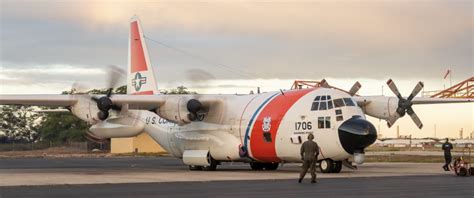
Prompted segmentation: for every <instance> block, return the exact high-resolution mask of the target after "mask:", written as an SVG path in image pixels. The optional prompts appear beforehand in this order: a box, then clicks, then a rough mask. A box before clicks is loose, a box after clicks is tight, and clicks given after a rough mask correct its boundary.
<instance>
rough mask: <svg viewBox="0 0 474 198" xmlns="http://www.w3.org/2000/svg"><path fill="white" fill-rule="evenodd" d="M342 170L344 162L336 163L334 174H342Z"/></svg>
mask: <svg viewBox="0 0 474 198" xmlns="http://www.w3.org/2000/svg"><path fill="white" fill-rule="evenodd" d="M341 169H342V161H335V162H334V168H333V170H332V171H331V172H332V173H340V172H341Z"/></svg>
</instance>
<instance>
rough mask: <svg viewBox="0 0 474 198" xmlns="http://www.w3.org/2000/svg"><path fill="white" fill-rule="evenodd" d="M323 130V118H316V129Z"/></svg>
mask: <svg viewBox="0 0 474 198" xmlns="http://www.w3.org/2000/svg"><path fill="white" fill-rule="evenodd" d="M323 128H324V117H318V129H323Z"/></svg>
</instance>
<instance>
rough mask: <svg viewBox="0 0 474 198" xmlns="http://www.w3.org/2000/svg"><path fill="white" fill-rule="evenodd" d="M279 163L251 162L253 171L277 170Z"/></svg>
mask: <svg viewBox="0 0 474 198" xmlns="http://www.w3.org/2000/svg"><path fill="white" fill-rule="evenodd" d="M278 165H279V163H272V162H269V163H262V162H250V167H251V168H252V170H263V169H265V170H276V169H277V168H278Z"/></svg>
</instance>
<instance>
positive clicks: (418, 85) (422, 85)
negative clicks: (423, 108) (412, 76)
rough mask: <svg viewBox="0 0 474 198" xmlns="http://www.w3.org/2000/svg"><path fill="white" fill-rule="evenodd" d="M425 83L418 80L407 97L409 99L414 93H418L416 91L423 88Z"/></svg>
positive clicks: (418, 91)
mask: <svg viewBox="0 0 474 198" xmlns="http://www.w3.org/2000/svg"><path fill="white" fill-rule="evenodd" d="M424 86H425V85H424V84H423V82H421V81H420V82H418V84H416V86H415V88H413V91H412V92H411V94H410V96H408V99H407V100H409V101H411V100H412V99H413V98H414V97H415V96H416V95H418V93H420V91H421V90H422V89H423V87H424Z"/></svg>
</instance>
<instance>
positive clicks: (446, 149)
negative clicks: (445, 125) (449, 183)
mask: <svg viewBox="0 0 474 198" xmlns="http://www.w3.org/2000/svg"><path fill="white" fill-rule="evenodd" d="M442 148H443V150H444V161H446V163H445V164H444V166H443V169H444V170H445V171H449V164H450V163H451V160H452V159H453V157H452V156H451V149H453V145H452V144H451V143H450V142H449V138H446V142H444V144H443V146H442Z"/></svg>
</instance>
